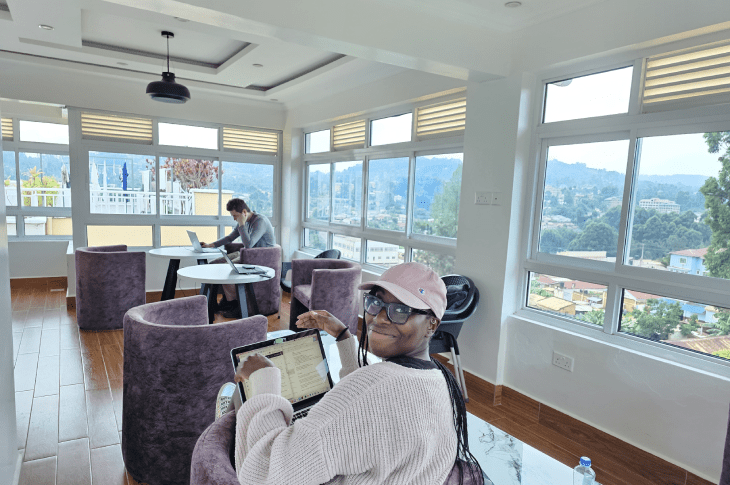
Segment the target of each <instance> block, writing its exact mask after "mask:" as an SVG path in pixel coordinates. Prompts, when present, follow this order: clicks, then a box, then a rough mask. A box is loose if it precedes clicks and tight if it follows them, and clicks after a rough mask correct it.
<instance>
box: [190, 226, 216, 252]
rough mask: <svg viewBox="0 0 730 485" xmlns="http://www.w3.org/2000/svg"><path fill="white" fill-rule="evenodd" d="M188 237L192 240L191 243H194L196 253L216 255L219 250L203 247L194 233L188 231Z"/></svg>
mask: <svg viewBox="0 0 730 485" xmlns="http://www.w3.org/2000/svg"><path fill="white" fill-rule="evenodd" d="M188 237H189V238H190V242H191V243H193V252H194V253H215V252H216V251H218V249H217V248H204V247H203V246H201V245H200V241H198V235H197V234H195V233H194V232H193V231H188Z"/></svg>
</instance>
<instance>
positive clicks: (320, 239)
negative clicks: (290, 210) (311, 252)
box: [304, 228, 327, 251]
mask: <svg viewBox="0 0 730 485" xmlns="http://www.w3.org/2000/svg"><path fill="white" fill-rule="evenodd" d="M304 247H305V248H312V249H318V250H320V251H324V250H325V249H327V233H326V232H325V231H314V230H312V229H306V228H305V229H304Z"/></svg>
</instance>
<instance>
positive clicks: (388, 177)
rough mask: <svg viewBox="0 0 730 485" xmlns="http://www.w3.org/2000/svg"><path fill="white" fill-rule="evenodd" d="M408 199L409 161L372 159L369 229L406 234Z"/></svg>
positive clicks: (403, 159)
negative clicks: (403, 232)
mask: <svg viewBox="0 0 730 485" xmlns="http://www.w3.org/2000/svg"><path fill="white" fill-rule="evenodd" d="M407 198H408V158H405V157H404V158H384V159H380V160H370V162H369V164H368V217H367V223H368V227H372V228H375V229H388V230H391V231H404V230H405V228H406V205H407V202H408V201H407Z"/></svg>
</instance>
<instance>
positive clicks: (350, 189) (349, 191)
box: [332, 162, 362, 225]
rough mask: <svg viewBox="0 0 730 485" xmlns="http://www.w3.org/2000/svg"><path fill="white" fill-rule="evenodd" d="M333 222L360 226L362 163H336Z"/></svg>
mask: <svg viewBox="0 0 730 485" xmlns="http://www.w3.org/2000/svg"><path fill="white" fill-rule="evenodd" d="M334 178H335V181H334V194H333V196H332V221H333V222H337V223H340V224H353V225H360V214H362V162H338V163H335V177H334Z"/></svg>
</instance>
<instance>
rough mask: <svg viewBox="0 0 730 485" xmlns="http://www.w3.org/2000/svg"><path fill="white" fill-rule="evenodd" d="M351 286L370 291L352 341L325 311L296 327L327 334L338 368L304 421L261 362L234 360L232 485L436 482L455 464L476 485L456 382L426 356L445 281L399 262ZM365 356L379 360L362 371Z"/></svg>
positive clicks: (276, 374) (478, 474) (274, 371)
mask: <svg viewBox="0 0 730 485" xmlns="http://www.w3.org/2000/svg"><path fill="white" fill-rule="evenodd" d="M360 289H362V290H369V293H366V294H365V299H364V308H365V313H364V316H365V318H364V321H363V326H362V332H361V334H360V339H359V342H358V339H357V338H356V337H355V336H353V335H351V334H350V332H349V330H348V329H347V327H346V326H345V325H344V324H343V323H342V322H341V321H339V320H338V319H337V318H335V317H334V316H332V315H331V314H329V313H328V312H326V311H311V312H308V313H305V314H303V315H300V316H299V318H298V320H297V326H298V327H299V328H316V329H320V330H324V331H326V332H327V333H329V334H330V335H332V336H335V337H336V340H337V347H338V350H339V353H340V360H341V362H342V369H341V371H340V379H341V380H340V382H339V383H338V384H337V385H335V386H334V388H332V390H330V391H329V392H327V393H326V394H325V395H324V396H323V397H322V399H321V400H320V401H319V402H318V403H317V404H316V405H314V407H312V408H311V409H310V411H309V414H308V415H307V416H306V417H304V418H301V419H299V420H297V421H295V422H294V423H293V424H292V423H291V418H292V405H291V403H290V402H289V401H288V400H287V399H284V398H283V397H282V396H281V371H280V370H279V369H278V368H277V367H275V366H274V365H273V363H272V362H271V361H270V360H269V359H267V358H266V357H264V356H262V355H261V354H253V355H251V356H248V357H247V358H246V359H245V360H243V361H241V362H240V364H239V366H238V368H237V370H236V375H235V380H236V381H237V382H243V381H245V380H248V381H249V384H250V385H251V387H252V394H253V396H252V397H251V398H248V399H247V401H246V402H245V403H244V404H243V405H241V406H240V409H238V410H237V415H236V445H235V465H236V473H237V475H238V479H239V481H240V482H241V484H243V485H248V484H282V483H296V484H298V485H307V484H312V485H315V484H321V483H325V482H327V483H333V484H350V483H353V484H354V483H357V484H373V485H380V484H389V483H399V484H416V483H417V484H434V485H441V484H443V483H444V481H445V480H446V478H447V477H448V476H449V473H450V472H451V470H452V469H453V468H454V466H455V465H456V464H457V463H458V464H461V465H463V468H461V470H462V472H463V473H462V474H460V476H459V477H458V478H459V479H458V483H478V484H481V483H483V481H482V480H483V479H482V476H483V475H482V471H481V468H480V467H479V464H478V463H477V462H476V459H475V458H474V457H473V456H472V455H471V453H470V452H469V443H468V440H467V430H466V408H465V405H464V400H463V397H462V395H461V391H460V390H459V388H458V386H457V383H456V379H455V378H454V376H453V375H451V373H450V372H449V371H448V370H447V369H446V368H445V367H444V366H443V365H442V364H441V363H439V362H438V361H434V360H432V359H431V358H430V356H429V352H428V350H429V343H430V340H431V337H432V336H433V334H434V332H435V331H436V329H437V327H438V325H439V323H440V318H441V317H442V316H443V314H444V310H445V309H446V287H445V286H444V283H443V282H442V281H441V279H440V278H439V276H438V275H437V274H436V273H435V272H434V271H432V270H431V269H430V268H428V267H427V266H425V265H422V264H420V263H404V264H400V265H398V266H395V267H393V268H390V269H388V270H387V271H386V272H385V273H383V275H382V276H381V277H380V280H378V281H374V282H369V283H364V284H362V285H360ZM366 351H370V352H371V353H373V354H375V355H376V356H378V357H380V358H382V359H383V361H382V362H380V363H376V364H372V365H368V363H367V360H366V359H367V352H366ZM227 386H232V384H230V383H229V384H227ZM224 388H225V385H224ZM224 388H222V389H221V391H223V389H224ZM220 401H221V399H220V394H219V402H218V403H217V408H220V407H221V404H220ZM227 405H228V403H227V402H226V406H227ZM223 410H226V407H223ZM330 480H332V481H330Z"/></svg>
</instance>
